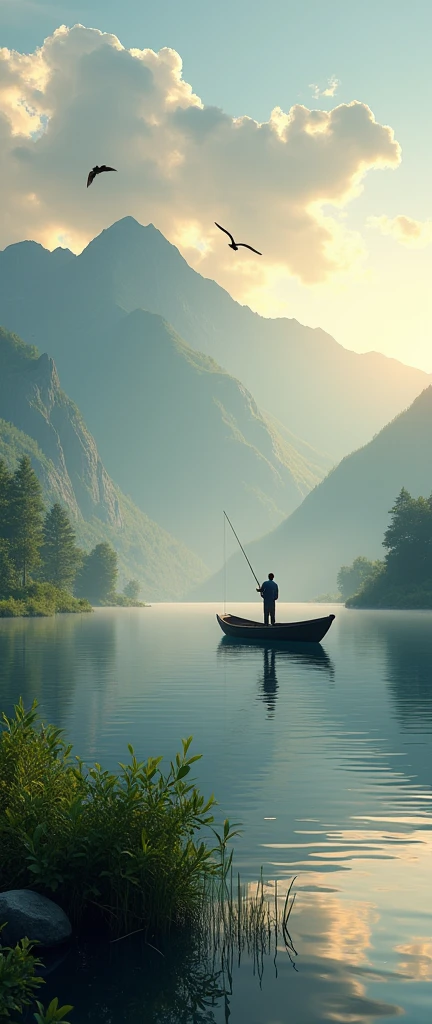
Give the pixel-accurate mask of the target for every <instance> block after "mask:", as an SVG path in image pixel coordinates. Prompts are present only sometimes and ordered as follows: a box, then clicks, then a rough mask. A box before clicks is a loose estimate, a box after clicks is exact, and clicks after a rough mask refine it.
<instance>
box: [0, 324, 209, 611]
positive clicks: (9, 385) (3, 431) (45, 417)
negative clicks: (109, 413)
mask: <svg viewBox="0 0 432 1024" xmlns="http://www.w3.org/2000/svg"><path fill="white" fill-rule="evenodd" d="M24 454H26V455H29V457H30V458H31V461H32V465H33V468H34V470H35V472H36V474H37V476H38V477H39V480H40V482H41V484H42V489H43V493H44V498H45V501H46V503H47V505H48V504H52V503H53V502H55V501H60V502H61V504H62V505H64V506H66V508H67V509H68V511H69V513H70V515H71V517H72V519H73V521H74V529H75V531H76V534H77V539H78V541H79V543H80V544H82V545H83V546H84V547H86V548H90V547H92V546H93V545H94V544H96V543H98V542H99V541H101V540H107V541H109V542H110V543H111V544H112V545H113V547H114V548H116V550H117V552H118V555H119V568H120V574H121V577H122V578H123V579H125V578H127V577H131V576H134V577H137V578H139V579H140V580H141V582H142V587H143V596H145V597H146V598H148V599H149V600H157V599H159V600H169V599H175V598H178V597H182V596H183V594H184V593H185V592H186V590H187V589H188V587H190V585H191V584H192V583H193V582H198V581H199V580H202V579H203V577H204V576H205V575H206V569H205V567H204V565H203V564H202V562H200V560H199V558H197V557H196V556H195V555H194V554H192V552H191V551H189V550H188V549H187V548H186V547H185V546H184V545H182V544H181V543H179V542H178V541H176V540H175V539H174V538H173V537H172V536H170V534H169V533H167V532H166V531H165V530H163V529H161V528H160V527H159V526H158V525H157V524H156V523H154V522H153V521H152V520H151V519H149V518H148V516H147V515H145V513H143V512H142V511H140V510H139V509H138V508H136V506H135V505H134V504H133V502H132V501H131V500H130V499H129V498H126V497H125V496H124V495H123V494H122V492H121V491H120V489H119V488H118V487H117V486H116V485H115V484H114V483H113V481H112V480H111V478H110V477H109V476H108V473H107V472H106V470H105V468H104V466H103V463H102V461H101V459H100V456H99V453H98V450H97V447H96V443H95V441H94V438H93V437H92V435H91V434H90V433H89V431H88V430H87V427H86V425H85V423H84V420H83V418H82V416H81V413H80V412H79V410H78V409H77V407H76V405H75V404H74V403H73V402H71V400H70V399H69V398H68V397H67V395H65V393H64V392H63V391H62V389H61V387H60V382H59V378H58V374H57V370H56V367H55V364H54V362H53V360H52V359H50V358H49V356H47V355H41V356H39V354H38V352H37V350H36V349H34V348H32V347H30V346H27V345H25V344H24V343H23V342H22V341H21V340H20V339H19V338H17V337H16V336H15V335H12V334H10V333H8V332H7V331H5V330H4V329H3V328H0V457H1V458H3V459H4V460H5V461H6V463H7V464H8V465H9V467H10V468H11V469H14V468H15V466H16V464H17V461H18V459H19V458H20V456H21V455H24Z"/></svg>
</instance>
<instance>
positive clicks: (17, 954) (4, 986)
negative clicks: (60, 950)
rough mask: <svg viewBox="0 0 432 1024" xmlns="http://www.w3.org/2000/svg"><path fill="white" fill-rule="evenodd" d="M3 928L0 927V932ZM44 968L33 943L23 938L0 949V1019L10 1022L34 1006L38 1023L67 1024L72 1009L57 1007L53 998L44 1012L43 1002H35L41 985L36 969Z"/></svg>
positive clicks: (34, 1015)
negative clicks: (58, 1023) (13, 944)
mask: <svg viewBox="0 0 432 1024" xmlns="http://www.w3.org/2000/svg"><path fill="white" fill-rule="evenodd" d="M3 928H4V925H0V933H1V931H2V929H3ZM42 966H43V964H42V960H40V959H39V958H38V957H35V956H34V955H33V943H31V942H30V941H29V939H28V938H23V939H22V940H21V942H18V943H17V945H16V946H13V947H11V946H0V1018H2V1019H4V1020H7V1021H11V1015H12V1014H13V1015H14V1017H15V1019H16V1015H19V1016H20V1017H21V1019H23V1014H25V1013H26V1010H27V1009H28V1007H29V1006H31V1005H32V1004H33V1003H35V1005H36V1007H37V1009H36V1011H35V1013H34V1014H33V1017H34V1020H35V1021H36V1022H37V1024H57V1021H62V1022H63V1024H69V1022H68V1021H67V1020H65V1017H66V1014H67V1013H69V1010H72V1009H73V1007H72V1006H59V1005H58V999H52V1000H51V1002H50V1004H49V1006H48V1007H47V1009H46V1010H45V1009H44V1007H43V1005H42V1003H40V1002H38V1000H36V999H35V995H36V991H37V989H38V988H39V987H40V986H41V985H43V984H44V981H43V978H41V977H40V976H39V975H38V973H37V970H38V968H41V967H42Z"/></svg>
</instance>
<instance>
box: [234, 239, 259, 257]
mask: <svg viewBox="0 0 432 1024" xmlns="http://www.w3.org/2000/svg"><path fill="white" fill-rule="evenodd" d="M237 245H242V246H243V248H244V249H250V251H251V252H256V254H257V256H262V252H258V249H254V248H253V246H252V245H248V244H247V242H237Z"/></svg>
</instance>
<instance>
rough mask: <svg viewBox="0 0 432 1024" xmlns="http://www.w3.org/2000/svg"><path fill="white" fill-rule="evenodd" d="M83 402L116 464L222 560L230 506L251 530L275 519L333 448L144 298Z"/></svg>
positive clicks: (159, 509)
mask: <svg viewBox="0 0 432 1024" xmlns="http://www.w3.org/2000/svg"><path fill="white" fill-rule="evenodd" d="M76 390H79V404H80V408H82V410H83V412H84V414H85V417H86V422H87V423H88V424H89V426H90V428H91V430H92V433H93V434H94V435H95V437H96V438H97V440H98V447H99V450H100V453H101V456H102V458H103V461H104V463H105V465H106V466H107V469H108V470H109V472H110V474H111V475H112V476H113V477H114V479H115V480H116V481H118V483H119V484H120V486H121V487H122V489H123V490H124V491H126V493H127V494H130V496H131V498H132V499H133V501H134V502H135V503H136V504H137V505H138V506H139V507H140V508H145V510H146V511H147V512H148V514H149V515H150V516H151V517H152V518H153V519H155V520H156V521H157V522H158V523H160V524H161V525H162V526H163V527H165V528H166V529H167V530H169V531H170V532H172V533H174V534H175V536H178V537H180V538H181V540H183V541H184V543H186V544H187V545H188V546H189V547H191V548H192V549H193V550H194V551H197V552H198V554H199V555H200V556H201V557H202V558H203V560H204V561H205V562H206V564H207V565H209V566H210V567H211V568H212V569H213V570H214V569H215V568H216V567H218V566H219V565H220V564H221V560H222V528H221V526H222V509H223V508H226V509H227V510H229V514H230V515H232V516H233V518H234V519H235V520H236V521H237V522H239V523H242V530H243V532H244V536H245V538H246V540H252V538H254V537H256V536H257V535H258V534H262V533H265V532H267V530H269V529H271V528H273V526H275V525H277V524H278V523H279V522H281V520H282V519H283V518H284V517H285V516H286V515H287V514H288V513H289V512H290V511H292V510H293V509H294V508H296V506H297V505H298V504H299V503H300V502H301V501H302V499H303V497H304V495H305V494H307V493H308V492H309V491H310V490H311V488H312V487H314V486H315V484H316V483H317V482H318V481H319V480H321V479H322V477H323V475H324V472H325V470H324V465H325V463H326V461H327V466H326V468H328V464H329V463H328V460H326V459H325V458H324V457H323V456H321V455H319V454H318V453H314V452H313V451H312V449H308V448H307V446H303V452H302V453H300V452H299V451H298V450H297V449H296V448H295V447H294V444H295V439H293V438H291V437H289V436H288V435H286V436H282V434H281V433H280V432H279V431H278V429H277V427H276V425H275V424H274V423H272V422H270V420H268V419H267V418H266V417H264V416H262V414H261V413H260V411H259V409H258V407H257V405H256V403H255V402H254V400H253V398H252V396H251V395H250V394H249V393H248V392H247V391H246V389H245V388H244V387H243V386H242V385H241V384H240V383H239V382H238V381H237V380H234V378H233V377H231V376H229V374H227V373H226V372H225V371H224V370H222V369H221V368H220V367H219V366H218V365H217V363H215V362H214V361H213V360H212V359H210V358H209V356H205V355H203V354H202V353H199V352H196V351H194V350H193V349H191V348H190V347H189V346H188V345H186V344H185V342H184V341H182V339H181V338H180V337H179V336H178V335H177V334H176V332H175V331H174V330H173V328H172V327H170V325H169V324H167V323H166V322H165V321H164V320H162V318H161V317H159V316H156V315H155V314H153V313H148V312H145V311H144V310H135V311H134V312H133V313H130V314H129V315H127V316H125V317H123V318H122V320H121V321H120V323H118V324H116V325H115V326H114V329H113V330H112V331H107V332H106V333H105V337H104V347H103V356H102V353H101V352H100V350H98V351H97V352H96V353H95V351H94V350H93V352H91V353H88V355H87V359H86V363H85V372H84V373H82V375H81V380H80V381H79V383H78V382H77V385H76Z"/></svg>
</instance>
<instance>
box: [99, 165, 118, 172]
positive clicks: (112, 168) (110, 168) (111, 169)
mask: <svg viewBox="0 0 432 1024" xmlns="http://www.w3.org/2000/svg"><path fill="white" fill-rule="evenodd" d="M99 170H100V171H116V170H117V167H107V165H106V164H102V167H99Z"/></svg>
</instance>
